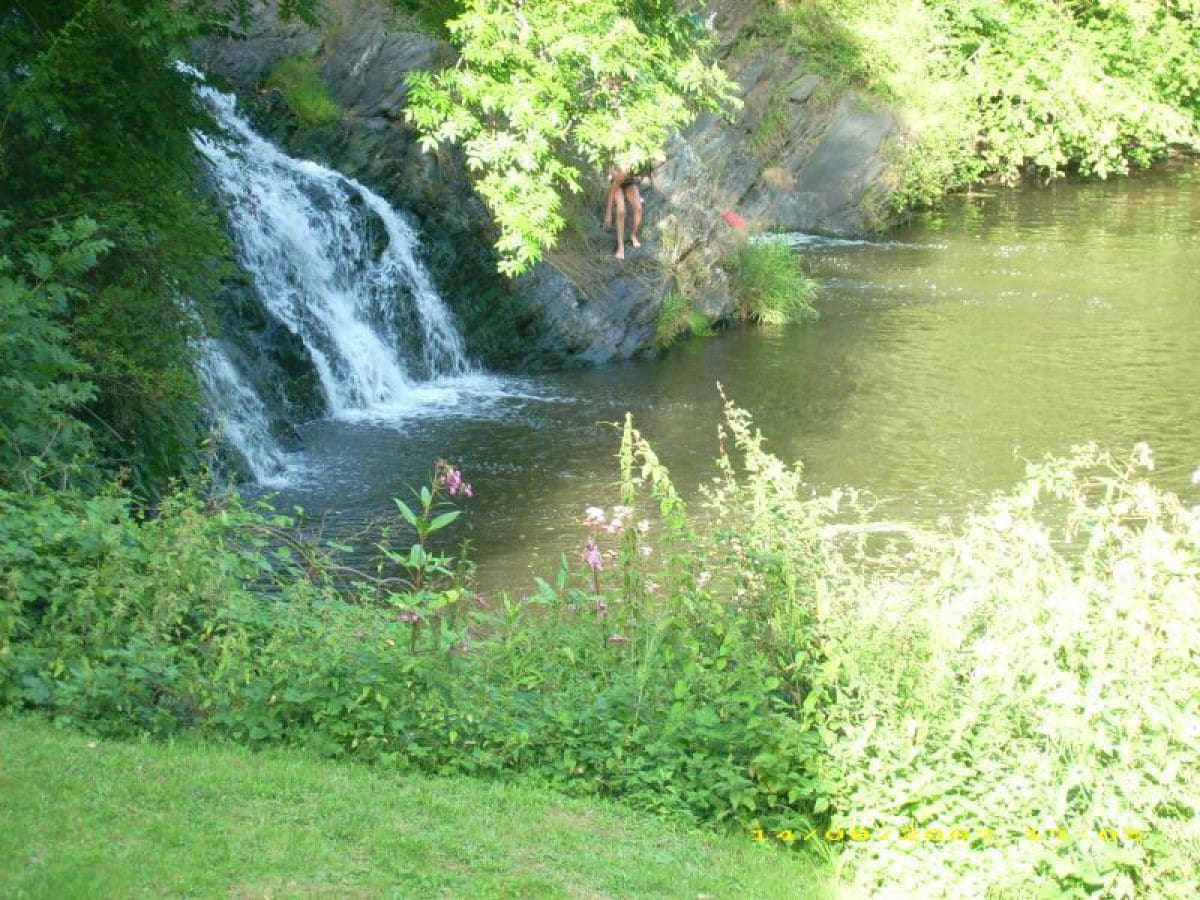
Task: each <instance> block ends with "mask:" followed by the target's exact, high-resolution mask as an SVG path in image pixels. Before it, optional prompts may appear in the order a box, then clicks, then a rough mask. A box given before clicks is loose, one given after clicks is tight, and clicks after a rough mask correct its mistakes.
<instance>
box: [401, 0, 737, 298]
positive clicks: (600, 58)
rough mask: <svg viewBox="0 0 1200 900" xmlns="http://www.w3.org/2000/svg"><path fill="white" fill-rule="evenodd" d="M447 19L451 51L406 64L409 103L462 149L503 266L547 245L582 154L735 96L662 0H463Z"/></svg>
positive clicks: (656, 137)
mask: <svg viewBox="0 0 1200 900" xmlns="http://www.w3.org/2000/svg"><path fill="white" fill-rule="evenodd" d="M446 30H447V33H448V34H449V37H450V40H451V41H452V42H453V43H454V45H455V46H456V47H457V48H458V50H459V54H460V57H459V60H458V62H457V64H456V65H454V66H451V67H449V68H447V69H445V70H444V71H442V72H439V73H436V74H431V73H428V72H414V73H412V74H410V75H409V76H408V83H409V87H410V88H411V90H412V94H411V99H410V103H409V107H408V111H407V113H406V114H407V116H408V118H409V120H410V121H411V122H412V123H414V124H415V125H416V127H417V129H418V130H419V131H420V132H421V134H422V141H423V144H424V146H425V147H426V148H427V149H434V148H437V147H439V146H441V145H447V144H454V145H460V146H461V147H462V148H463V150H464V151H465V154H466V159H467V164H468V166H469V167H470V168H471V169H472V170H473V171H474V172H475V173H476V176H477V182H476V187H477V190H478V191H479V194H480V195H481V196H482V197H483V199H484V201H485V202H486V203H487V205H488V208H489V209H490V210H491V212H492V215H493V216H494V217H495V221H496V225H497V227H498V229H499V233H500V237H499V240H498V241H497V244H496V248H497V250H498V251H499V254H500V270H501V272H503V273H505V274H507V275H518V274H520V273H522V272H524V271H526V270H527V269H528V268H529V267H530V266H532V265H533V264H534V263H536V262H537V261H538V260H539V259H540V258H541V256H542V254H543V252H544V251H545V250H546V249H548V248H550V247H552V246H553V245H554V242H555V239H556V237H557V235H558V234H559V232H560V231H561V230H562V229H563V226H564V224H565V222H564V219H563V214H562V197H563V193H564V192H566V191H571V192H574V191H578V190H579V189H580V184H581V177H582V172H583V169H584V167H585V166H590V167H593V168H600V167H604V166H609V165H616V166H620V167H622V168H625V169H633V168H636V167H638V166H640V165H643V164H645V163H648V162H650V161H651V160H652V159H653V158H654V157H655V156H656V155H658V154H659V153H661V152H662V149H663V147H664V146H665V145H666V142H667V139H668V138H669V137H670V136H671V134H672V132H673V131H675V130H677V129H679V128H682V127H684V126H686V125H687V124H689V123H690V122H691V121H692V120H693V119H694V118H695V116H696V115H697V114H698V113H699V112H701V111H704V110H711V111H717V110H719V109H721V108H722V106H723V105H725V104H731V103H736V102H737V100H736V98H735V95H734V93H735V88H734V86H733V84H732V83H731V82H730V81H729V79H728V78H727V76H726V75H725V74H724V73H723V72H722V71H721V69H720V67H719V66H717V65H715V64H713V63H711V62H709V61H707V60H706V52H707V51H708V49H709V40H708V38H707V33H706V32H705V30H704V28H703V26H702V25H700V24H699V22H698V20H697V19H696V18H695V17H688V16H686V15H684V14H683V13H681V12H680V11H679V10H678V9H677V8H676V6H675V4H674V3H672V2H663V0H642V2H630V0H567V2H551V0H467V2H465V3H464V4H463V6H462V12H461V14H460V15H458V16H457V17H456V18H453V19H451V20H450V21H448V22H447V23H446Z"/></svg>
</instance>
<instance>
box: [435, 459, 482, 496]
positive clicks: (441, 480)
mask: <svg viewBox="0 0 1200 900" xmlns="http://www.w3.org/2000/svg"><path fill="white" fill-rule="evenodd" d="M437 483H438V484H439V485H441V486H442V487H444V488H445V489H446V493H448V494H449V495H450V496H451V497H456V496H458V494H459V493H462V494H463V496H465V497H474V496H475V489H474V488H473V487H471V485H469V484H467V483H466V482H465V481H463V477H462V472H461V471H459V470H458V469H456V468H455V467H454V466H453V465H451V464H450V463H448V462H446V461H445V460H439V461H438V464H437Z"/></svg>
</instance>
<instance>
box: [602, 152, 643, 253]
mask: <svg viewBox="0 0 1200 900" xmlns="http://www.w3.org/2000/svg"><path fill="white" fill-rule="evenodd" d="M649 174H650V167H649V166H645V167H644V168H642V169H640V170H638V171H636V172H631V171H629V170H628V169H622V168H619V167H614V169H613V176H612V182H611V183H610V184H609V188H608V200H607V202H606V203H605V205H604V230H605V231H607V230H608V229H609V228H611V227H612V225H613V210H614V209H615V210H616V214H617V216H616V219H617V252H616V253H615V254H614V255H615V256H616V258H617V259H624V258H625V210H626V208H628V209H629V210H630V211H632V213H633V228H631V229H630V231H629V243H631V244H633V246H634V247H635V248H636V247H640V246H642V242H641V241H639V240H638V230H639V229H640V228H641V227H642V192H641V190H639V188H638V182H639V181H640V180H641V179H642V178H644V177H646V176H648V175H649Z"/></svg>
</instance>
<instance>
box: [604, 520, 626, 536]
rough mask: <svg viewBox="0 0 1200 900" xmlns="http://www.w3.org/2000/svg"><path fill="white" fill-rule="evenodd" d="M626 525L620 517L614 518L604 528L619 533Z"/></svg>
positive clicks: (611, 532) (609, 531) (612, 532)
mask: <svg viewBox="0 0 1200 900" xmlns="http://www.w3.org/2000/svg"><path fill="white" fill-rule="evenodd" d="M624 527H625V523H624V522H622V521H621V520H620V519H613V520H612V521H611V522H609V523H608V527H607V528H605V529H604V530H605V531H607V532H608V533H609V534H617V533H619V532H620V531H621V529H623V528H624Z"/></svg>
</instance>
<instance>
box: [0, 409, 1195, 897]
mask: <svg viewBox="0 0 1200 900" xmlns="http://www.w3.org/2000/svg"><path fill="white" fill-rule="evenodd" d="M722 443H723V446H725V447H726V448H727V452H728V454H729V455H721V457H720V459H719V470H720V472H721V473H723V474H722V475H721V476H720V477H719V478H718V479H717V480H716V481H715V482H714V483H713V484H712V486H711V487H710V489H709V491H708V492H707V501H706V503H705V504H704V509H702V510H700V511H698V514H694V513H693V512H692V511H691V510H689V509H687V508H686V507H685V505H684V503H683V502H682V500H681V499H680V497H679V496H678V494H677V493H676V491H675V489H674V487H673V486H672V484H671V482H670V479H669V475H668V473H667V470H666V469H665V468H664V467H663V466H662V464H661V463H660V462H659V460H658V458H657V456H656V455H655V454H654V451H653V449H652V448H651V447H650V446H649V445H648V444H647V443H645V442H644V441H643V440H642V439H641V437H640V436H639V435H638V434H637V432H636V431H634V430H633V429H632V426H631V425H629V424H628V423H627V425H626V429H625V433H624V440H623V443H622V449H621V454H620V458H621V472H622V476H621V487H620V490H619V495H618V496H617V498H616V500H617V502H616V503H614V504H613V505H611V506H606V507H603V508H602V507H598V506H597V507H590V508H588V509H586V511H585V510H582V509H581V524H580V547H581V554H580V556H579V557H578V558H577V562H575V563H573V564H571V563H569V564H568V565H567V567H565V568H564V569H562V570H561V571H560V572H559V573H558V574H557V576H556V577H554V578H551V579H550V580H547V581H539V582H538V585H539V588H538V590H537V591H536V592H534V593H533V594H532V595H531V596H528V597H525V598H522V599H518V598H506V599H504V600H502V601H500V602H499V603H494V604H491V605H490V606H488V607H487V608H485V607H482V606H481V605H480V604H478V603H477V602H476V601H475V598H474V597H473V596H472V594H471V593H470V591H469V590H468V589H466V586H465V584H464V583H463V582H462V580H461V573H464V572H465V571H467V570H466V569H464V568H463V563H464V561H463V560H457V559H455V558H454V557H453V556H452V555H447V554H446V553H445V552H444V551H437V550H435V549H433V547H434V544H431V543H430V542H429V540H428V538H429V536H430V535H432V534H433V533H434V532H436V531H437V530H438V529H439V528H441V527H443V526H444V524H445V523H446V522H447V521H449V519H447V518H445V515H446V514H445V513H444V512H442V511H440V510H441V509H445V508H446V507H444V506H443V504H445V503H450V502H452V500H451V497H450V494H451V491H453V492H454V494H455V495H456V496H455V497H454V501H458V500H462V499H463V498H464V497H465V494H466V489H465V488H464V483H463V481H462V476H461V474H459V473H458V472H457V470H455V469H454V468H453V467H442V468H441V469H439V472H438V474H437V476H436V478H435V479H434V481H432V482H431V487H430V488H427V489H426V490H424V491H422V492H421V493H420V504H419V506H418V507H412V508H410V507H408V506H402V507H400V512H401V514H402V515H401V523H404V524H398V527H397V528H396V529H395V530H394V531H393V532H392V534H391V536H390V537H389V538H387V539H386V540H385V541H383V542H381V545H380V547H379V548H378V549H379V552H380V553H382V554H384V555H385V556H386V557H387V558H388V559H390V560H391V561H392V562H393V563H394V564H396V565H398V566H400V570H401V571H402V572H406V573H407V574H405V575H403V576H402V577H399V578H387V579H374V578H370V577H368V576H367V575H365V574H363V573H361V572H360V573H359V574H358V575H357V576H352V578H351V586H350V587H349V588H347V587H346V586H345V585H346V577H345V574H344V573H339V569H338V566H337V564H336V562H335V561H333V560H331V559H328V558H325V557H324V555H323V554H322V553H321V552H318V551H317V550H316V549H314V548H311V547H306V546H305V545H304V544H302V543H297V542H296V541H295V540H287V541H281V540H279V535H282V534H286V533H288V530H289V526H290V523H289V522H288V521H287V520H285V519H282V518H279V517H270V518H264V516H263V514H262V513H261V512H257V511H254V510H247V509H241V508H239V507H238V506H237V505H236V504H227V505H225V506H222V507H219V508H216V509H213V508H212V507H211V506H210V505H209V504H208V503H206V502H204V501H202V500H201V499H200V498H197V497H194V496H189V495H186V494H184V495H180V496H178V497H175V498H173V499H172V500H171V501H170V502H169V503H168V504H166V505H164V506H163V508H162V509H161V511H160V514H159V515H158V516H157V517H155V518H153V519H142V518H140V517H139V516H138V515H137V514H136V513H135V511H134V510H133V509H132V508H131V507H130V504H129V502H128V500H127V499H126V498H123V497H121V496H120V495H117V494H112V495H109V496H103V497H95V498H91V499H83V498H73V497H71V496H68V495H63V494H55V495H48V496H45V497H43V498H40V499H37V500H32V499H22V498H21V497H19V496H16V495H11V494H10V495H5V496H4V498H3V504H2V505H0V568H2V569H3V570H4V571H5V572H7V573H8V575H7V576H6V589H5V590H6V595H5V597H6V600H5V603H4V605H3V606H2V607H0V609H2V610H3V618H0V667H2V671H3V679H2V681H0V684H2V685H3V688H2V693H0V702H2V703H3V704H4V705H5V706H8V707H10V708H17V709H25V710H36V711H41V712H42V713H44V714H46V715H48V716H50V717H52V718H53V719H55V720H56V721H57V722H59V723H60V724H63V725H70V726H72V727H76V728H81V729H84V730H87V731H90V732H92V733H95V734H100V735H112V736H119V735H137V734H147V733H148V734H154V735H169V734H178V733H181V732H195V733H198V734H201V735H210V736H214V737H217V736H219V737H222V738H225V739H232V740H235V741H237V742H239V743H245V744H247V745H249V746H266V745H285V746H298V747H304V748H307V749H308V750H310V751H313V752H316V753H320V754H322V755H325V756H329V757H334V758H355V759H361V760H365V761H375V762H377V763H378V764H380V765H381V766H383V767H385V768H387V769H389V770H397V771H419V772H424V773H431V774H441V775H476V776H488V777H498V776H503V775H513V774H518V773H525V774H528V775H530V776H533V777H536V778H537V780H538V781H539V782H540V783H542V784H544V785H546V786H551V787H554V788H557V789H559V790H561V791H564V792H567V793H571V794H592V795H606V796H614V797H620V798H623V799H624V800H625V801H626V802H628V803H630V804H633V805H634V806H636V807H638V808H639V809H642V810H651V811H655V812H657V813H660V814H662V815H664V816H667V817H670V818H674V819H677V820H681V821H687V822H708V823H711V824H713V825H716V826H718V827H719V828H722V829H726V830H731V831H733V832H735V833H739V832H740V833H741V834H743V835H744V836H745V837H746V839H747V840H749V839H751V838H752V837H753V836H754V835H758V836H761V837H762V838H763V839H764V840H766V839H767V838H770V839H771V840H772V841H775V842H779V843H784V844H786V843H788V842H789V841H790V840H791V839H792V837H794V835H795V834H797V833H799V834H801V835H803V834H809V833H810V832H812V831H813V830H816V831H817V832H818V833H820V834H822V835H833V836H832V837H826V838H823V839H822V842H821V843H820V844H819V846H822V847H825V849H826V850H829V851H831V852H842V853H843V855H844V859H843V863H844V864H845V867H846V868H845V878H846V879H847V880H848V881H849V882H851V883H852V884H853V885H855V886H856V887H857V888H859V889H861V890H863V891H866V892H867V893H868V895H869V893H870V892H871V891H873V890H876V889H878V888H880V887H881V886H885V885H886V886H888V887H889V888H892V889H897V890H899V889H901V888H903V891H904V892H905V893H906V894H907V895H910V896H912V895H918V894H919V895H920V896H946V897H957V896H983V895H984V894H985V893H988V892H989V891H991V892H992V893H991V894H989V896H991V895H995V896H1005V897H1007V896H1011V897H1025V896H1030V894H1031V892H1036V893H1045V892H1047V891H1049V892H1052V893H1053V892H1058V894H1059V895H1062V896H1072V895H1074V894H1076V893H1080V892H1085V893H1087V894H1089V895H1094V896H1104V897H1140V896H1155V897H1170V896H1177V897H1186V896H1190V894H1189V892H1190V891H1192V890H1194V884H1195V877H1196V873H1197V863H1198V862H1200V859H1198V855H1197V852H1196V849H1195V848H1196V847H1197V840H1198V839H1200V835H1198V834H1197V831H1196V822H1197V821H1200V819H1198V817H1197V809H1196V806H1195V804H1196V799H1195V798H1196V796H1197V783H1198V781H1200V771H1198V766H1197V758H1196V755H1195V752H1194V747H1193V744H1194V738H1195V734H1196V730H1197V728H1200V707H1198V704H1200V680H1198V679H1200V674H1198V672H1197V669H1196V667H1195V665H1194V659H1193V654H1194V648H1195V647H1196V646H1197V645H1198V644H1200V612H1198V610H1197V608H1196V604H1195V598H1196V596H1197V595H1198V594H1200V511H1197V509H1195V508H1191V509H1189V508H1188V507H1187V506H1186V505H1185V504H1184V503H1182V502H1181V501H1180V500H1179V499H1177V498H1176V497H1174V496H1172V495H1169V494H1164V493H1161V492H1160V491H1158V490H1156V489H1155V488H1154V487H1153V486H1151V484H1150V483H1149V482H1148V481H1146V480H1145V478H1144V473H1145V471H1146V469H1147V468H1149V467H1150V466H1151V465H1152V461H1151V458H1150V455H1149V450H1148V449H1147V448H1144V447H1141V448H1139V449H1138V451H1137V453H1136V454H1135V456H1134V457H1133V458H1132V459H1130V460H1128V461H1117V460H1114V459H1112V458H1111V457H1108V456H1106V455H1105V454H1103V453H1101V452H1100V451H1098V450H1096V449H1095V448H1081V449H1080V450H1079V451H1078V452H1077V453H1076V454H1075V455H1074V456H1073V457H1072V458H1070V459H1066V460H1054V459H1047V460H1045V461H1044V462H1041V463H1038V464H1035V465H1031V466H1030V468H1029V476H1028V480H1027V481H1026V482H1025V483H1024V484H1022V485H1021V486H1020V487H1018V488H1017V489H1016V490H1015V491H1014V492H1013V493H1011V494H1008V495H1004V496H998V497H997V498H996V499H995V500H994V501H993V502H992V503H991V504H990V506H989V507H988V508H987V509H985V510H983V511H981V512H980V513H979V514H976V515H972V516H969V517H968V518H966V519H965V520H964V521H963V522H962V523H961V524H960V525H958V526H957V527H955V528H954V529H953V530H947V531H945V532H936V531H917V530H913V529H910V528H907V527H904V526H897V525H894V524H891V523H873V522H871V521H870V520H869V518H863V517H862V516H860V515H859V514H858V512H857V509H856V499H855V496H854V495H853V494H851V493H845V492H835V493H833V494H830V495H824V496H813V494H812V492H811V490H810V489H809V488H808V487H807V485H806V484H805V482H804V480H803V478H802V474H801V470H800V468H799V467H792V466H787V465H785V464H784V463H782V462H781V461H779V460H778V459H776V458H775V457H773V456H771V455H769V454H768V453H766V452H765V451H764V450H763V447H762V437H761V435H759V434H758V432H757V431H755V430H754V429H753V427H752V425H751V423H750V421H749V418H748V417H747V416H746V415H745V414H744V413H742V412H741V411H739V410H737V409H735V408H733V407H732V406H730V407H728V408H727V419H726V424H725V429H724V438H723V442H722ZM583 505H584V502H581V507H582V506H583ZM405 525H407V526H408V527H409V528H411V532H410V534H411V537H410V538H407V539H405V538H404V528H405ZM410 542H411V547H410V546H409V543H410ZM456 573H459V574H456ZM268 596H269V597H270V598H271V599H270V600H268V599H267V597H268ZM868 760H869V764H867V762H866V761H868ZM914 829H915V831H914ZM1030 829H1032V830H1033V833H1034V834H1036V835H1040V836H1041V837H1040V838H1039V839H1038V841H1037V843H1036V844H1034V843H1031V841H1033V840H1034V839H1033V838H1031V837H1030ZM1059 829H1064V830H1063V831H1061V832H1060V831H1059ZM913 833H917V834H919V838H917V839H913V838H911V835H912V834H913ZM864 834H865V835H867V837H865V838H864V837H863V835H864ZM889 834H890V835H891V836H890V837H889V836H888V835H889ZM902 834H909V835H910V837H909V838H903V837H902ZM789 835H790V836H792V837H789ZM930 835H933V836H932V837H931V836H930ZM872 836H874V837H872ZM914 840H915V841H916V842H915V843H914V842H913V841H914ZM839 842H840V843H841V844H843V845H845V846H832V845H834V844H838V843H839ZM826 844H828V845H830V846H825V845H826ZM800 846H803V847H806V848H807V849H809V850H812V849H814V846H815V845H814V844H813V843H812V842H811V841H809V842H807V843H802V844H800Z"/></svg>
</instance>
